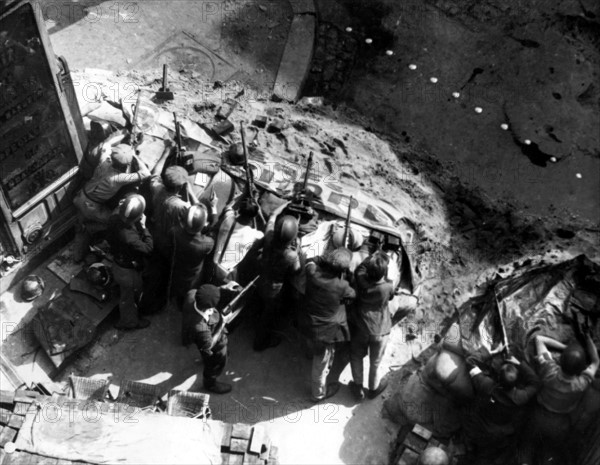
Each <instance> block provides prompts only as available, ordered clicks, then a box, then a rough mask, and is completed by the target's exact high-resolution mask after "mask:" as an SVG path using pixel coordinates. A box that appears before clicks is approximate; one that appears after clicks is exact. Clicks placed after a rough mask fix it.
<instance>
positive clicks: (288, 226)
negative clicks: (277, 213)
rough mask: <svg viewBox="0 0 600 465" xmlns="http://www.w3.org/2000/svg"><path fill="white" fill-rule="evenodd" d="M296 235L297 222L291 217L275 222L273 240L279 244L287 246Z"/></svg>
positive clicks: (283, 217)
mask: <svg viewBox="0 0 600 465" xmlns="http://www.w3.org/2000/svg"><path fill="white" fill-rule="evenodd" d="M297 235H298V220H297V219H296V218H294V217H293V216H291V215H284V216H281V217H279V218H277V221H276V222H275V239H276V240H277V241H278V242H279V243H281V244H289V243H290V242H292V241H293V240H294V239H295V238H296V236H297Z"/></svg>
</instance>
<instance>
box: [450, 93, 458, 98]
mask: <svg viewBox="0 0 600 465" xmlns="http://www.w3.org/2000/svg"><path fill="white" fill-rule="evenodd" d="M452 97H454V98H458V97H460V92H452Z"/></svg>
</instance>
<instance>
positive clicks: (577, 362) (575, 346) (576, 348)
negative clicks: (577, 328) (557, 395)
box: [560, 342, 588, 376]
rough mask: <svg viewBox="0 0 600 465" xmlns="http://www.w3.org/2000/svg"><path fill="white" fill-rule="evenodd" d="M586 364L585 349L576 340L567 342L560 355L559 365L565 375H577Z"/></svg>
mask: <svg viewBox="0 0 600 465" xmlns="http://www.w3.org/2000/svg"><path fill="white" fill-rule="evenodd" d="M587 365H588V363H587V357H586V354H585V350H583V347H581V345H580V344H579V343H577V342H572V343H571V344H569V345H568V346H567V347H566V349H565V350H563V353H562V354H561V356H560V367H561V368H562V371H563V372H564V373H565V374H566V375H569V376H576V375H579V374H580V373H581V372H582V371H583V370H585V369H586V367H587Z"/></svg>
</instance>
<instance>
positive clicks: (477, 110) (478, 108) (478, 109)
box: [475, 107, 483, 113]
mask: <svg viewBox="0 0 600 465" xmlns="http://www.w3.org/2000/svg"><path fill="white" fill-rule="evenodd" d="M482 111H483V108H481V107H475V113H481V112H482Z"/></svg>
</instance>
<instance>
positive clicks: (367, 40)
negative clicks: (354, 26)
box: [365, 39, 373, 44]
mask: <svg viewBox="0 0 600 465" xmlns="http://www.w3.org/2000/svg"><path fill="white" fill-rule="evenodd" d="M365 42H366V43H367V44H372V43H373V39H365Z"/></svg>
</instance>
